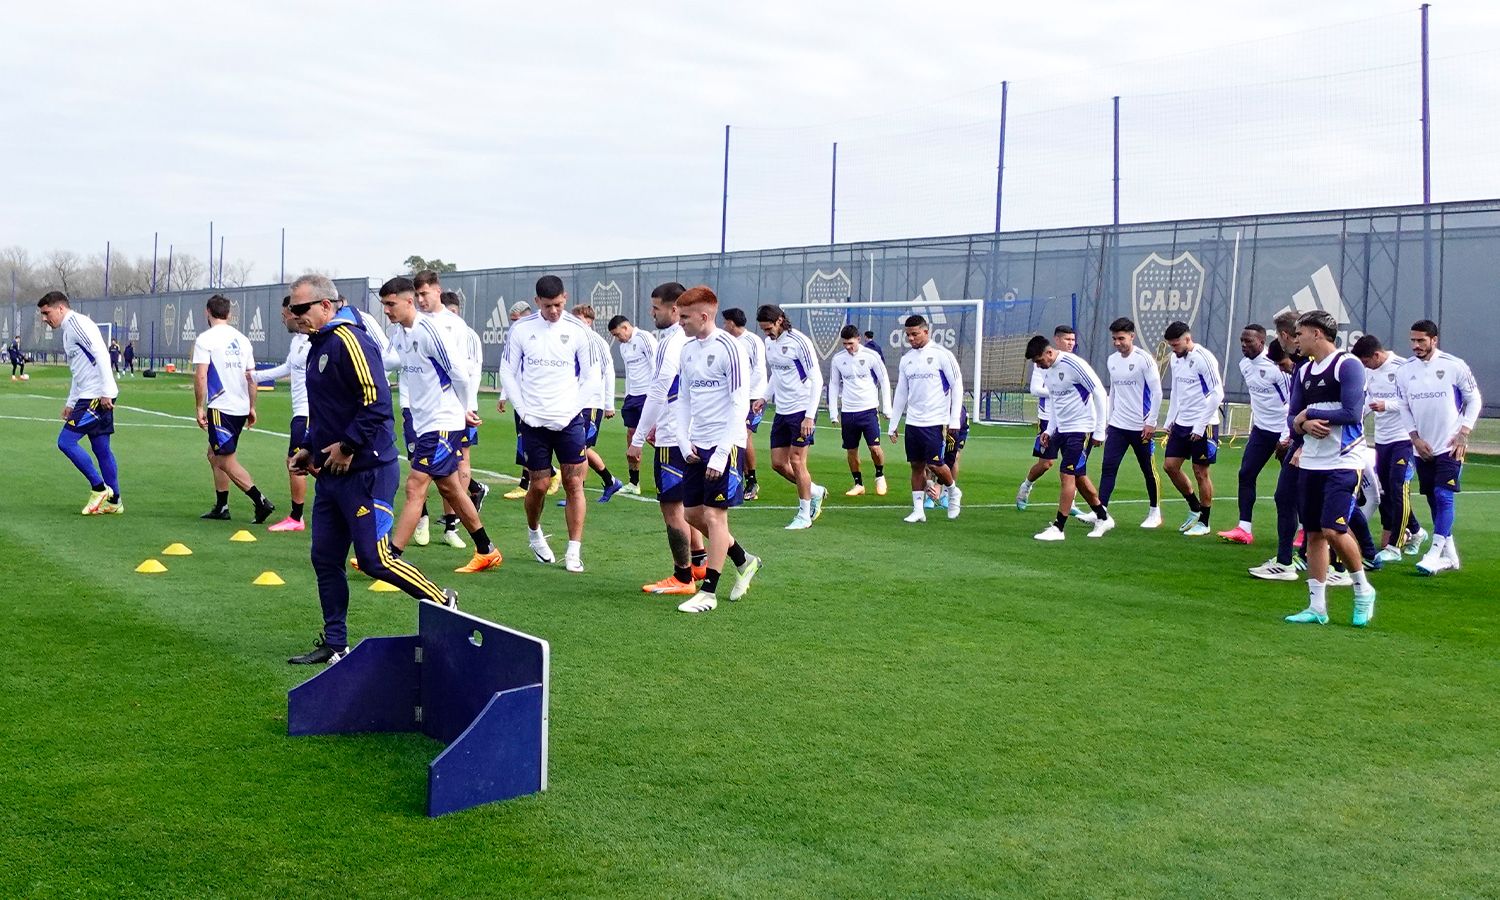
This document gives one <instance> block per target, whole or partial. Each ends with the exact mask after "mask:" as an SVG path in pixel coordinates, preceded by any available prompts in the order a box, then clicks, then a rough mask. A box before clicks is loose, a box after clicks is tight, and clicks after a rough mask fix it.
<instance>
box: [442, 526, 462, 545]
mask: <svg viewBox="0 0 1500 900" xmlns="http://www.w3.org/2000/svg"><path fill="white" fill-rule="evenodd" d="M443 543H445V544H447V545H448V546H450V547H452V548H454V549H456V550H462V549H464V548H465V547H467V546H468V544H465V543H464V539H463V538H461V537H459V536H458V529H457V528H444V529H443Z"/></svg>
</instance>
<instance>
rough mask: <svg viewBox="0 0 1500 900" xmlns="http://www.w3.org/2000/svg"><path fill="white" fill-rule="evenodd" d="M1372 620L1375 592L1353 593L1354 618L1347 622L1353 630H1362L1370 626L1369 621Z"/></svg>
mask: <svg viewBox="0 0 1500 900" xmlns="http://www.w3.org/2000/svg"><path fill="white" fill-rule="evenodd" d="M1373 618H1375V592H1374V591H1373V590H1372V591H1370V592H1368V593H1364V594H1361V593H1360V592H1359V591H1355V592H1354V617H1353V618H1351V619H1350V620H1349V624H1350V625H1353V626H1354V627H1355V628H1363V627H1365V626H1366V625H1368V624H1370V620H1371V619H1373Z"/></svg>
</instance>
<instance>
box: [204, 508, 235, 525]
mask: <svg viewBox="0 0 1500 900" xmlns="http://www.w3.org/2000/svg"><path fill="white" fill-rule="evenodd" d="M198 518H200V519H213V520H215V521H218V522H228V521H229V507H227V506H215V507H214V508H213V509H211V510H209V511H208V512H206V513H204V514H203V515H201V516H199V517H198Z"/></svg>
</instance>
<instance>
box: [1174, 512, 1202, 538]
mask: <svg viewBox="0 0 1500 900" xmlns="http://www.w3.org/2000/svg"><path fill="white" fill-rule="evenodd" d="M1197 521H1198V514H1197V513H1195V512H1192V511H1189V512H1188V514H1187V518H1186V519H1183V520H1182V524H1181V525H1178V526H1177V530H1178V531H1180V532H1182V533H1183V534H1186V533H1187V530H1188V529H1189V528H1192V527H1193V525H1194V524H1196V523H1197Z"/></svg>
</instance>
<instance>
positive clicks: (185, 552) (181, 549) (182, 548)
mask: <svg viewBox="0 0 1500 900" xmlns="http://www.w3.org/2000/svg"><path fill="white" fill-rule="evenodd" d="M161 555H162V556H192V555H193V551H191V550H189V549H188V547H187V544H170V545H168V546H167V548H166V549H165V550H163V551H162V552H161Z"/></svg>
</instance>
